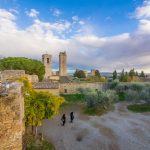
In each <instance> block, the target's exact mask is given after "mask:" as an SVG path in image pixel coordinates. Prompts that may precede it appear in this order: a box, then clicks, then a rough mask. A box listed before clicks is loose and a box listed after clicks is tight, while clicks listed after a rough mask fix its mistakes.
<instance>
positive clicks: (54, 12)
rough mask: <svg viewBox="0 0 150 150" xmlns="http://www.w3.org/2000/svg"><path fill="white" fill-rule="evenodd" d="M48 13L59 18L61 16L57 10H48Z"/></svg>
mask: <svg viewBox="0 0 150 150" xmlns="http://www.w3.org/2000/svg"><path fill="white" fill-rule="evenodd" d="M50 11H51V13H52V15H53V16H56V17H59V16H60V15H61V14H62V12H61V11H60V10H59V9H58V8H52V9H50Z"/></svg>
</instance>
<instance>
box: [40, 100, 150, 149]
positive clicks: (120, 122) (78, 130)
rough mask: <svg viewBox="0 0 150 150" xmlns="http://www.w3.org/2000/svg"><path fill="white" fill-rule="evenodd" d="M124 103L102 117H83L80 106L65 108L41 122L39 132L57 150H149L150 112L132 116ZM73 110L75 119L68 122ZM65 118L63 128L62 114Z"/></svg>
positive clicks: (118, 104)
mask: <svg viewBox="0 0 150 150" xmlns="http://www.w3.org/2000/svg"><path fill="white" fill-rule="evenodd" d="M126 105H127V104H126V103H117V104H116V105H115V110H114V111H112V112H109V113H107V114H105V115H103V116H99V117H98V116H91V117H89V116H86V115H83V114H81V113H80V106H78V105H75V106H71V107H68V108H65V109H64V110H62V111H61V112H60V114H59V115H58V116H56V117H55V118H53V119H52V120H44V121H43V126H42V127H39V128H38V132H43V135H44V136H45V137H46V138H47V139H48V140H50V141H51V142H53V143H54V145H55V148H56V150H150V113H132V112H129V111H128V110H127V109H126ZM70 111H74V114H75V120H74V123H73V124H71V123H70V122H69V113H70ZM63 113H65V114H66V115H67V119H68V120H67V122H66V125H65V126H64V127H62V126H61V124H60V118H61V115H62V114H63Z"/></svg>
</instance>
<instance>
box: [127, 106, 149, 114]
mask: <svg viewBox="0 0 150 150" xmlns="http://www.w3.org/2000/svg"><path fill="white" fill-rule="evenodd" d="M127 108H128V109H129V110H131V111H133V112H150V104H134V105H129V106H128V107H127Z"/></svg>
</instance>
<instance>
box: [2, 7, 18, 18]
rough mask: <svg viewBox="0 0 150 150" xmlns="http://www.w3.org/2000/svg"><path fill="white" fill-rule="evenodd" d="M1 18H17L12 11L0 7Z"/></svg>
mask: <svg viewBox="0 0 150 150" xmlns="http://www.w3.org/2000/svg"><path fill="white" fill-rule="evenodd" d="M0 18H1V19H8V20H15V19H16V17H15V15H13V14H12V13H11V12H9V11H7V10H5V9H0Z"/></svg>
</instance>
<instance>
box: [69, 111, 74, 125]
mask: <svg viewBox="0 0 150 150" xmlns="http://www.w3.org/2000/svg"><path fill="white" fill-rule="evenodd" d="M73 119H74V115H73V112H71V113H70V122H71V123H73Z"/></svg>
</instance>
